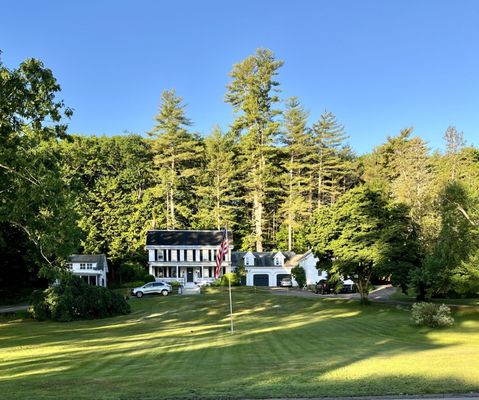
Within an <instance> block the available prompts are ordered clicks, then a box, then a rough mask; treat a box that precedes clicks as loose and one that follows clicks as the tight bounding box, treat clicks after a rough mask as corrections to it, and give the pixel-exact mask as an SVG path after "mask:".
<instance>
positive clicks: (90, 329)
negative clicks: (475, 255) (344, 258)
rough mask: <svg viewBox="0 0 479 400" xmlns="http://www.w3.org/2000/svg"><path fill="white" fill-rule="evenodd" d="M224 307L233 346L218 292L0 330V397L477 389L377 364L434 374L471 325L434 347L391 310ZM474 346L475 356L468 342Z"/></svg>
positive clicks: (286, 302)
mask: <svg viewBox="0 0 479 400" xmlns="http://www.w3.org/2000/svg"><path fill="white" fill-rule="evenodd" d="M234 295H235V303H234V305H235V318H236V323H235V324H236V333H235V334H234V335H231V334H229V333H228V328H229V319H228V316H227V314H226V313H227V309H228V308H227V295H226V293H225V292H222V291H219V290H213V291H211V292H210V293H208V294H207V295H205V296H198V297H182V296H173V297H169V298H151V299H141V300H137V299H132V300H131V304H132V309H133V313H132V314H131V315H129V316H122V317H115V318H109V319H104V320H96V321H81V322H74V323H70V324H61V323H51V322H48V323H37V322H33V321H17V322H16V321H10V322H9V323H6V324H3V326H2V327H1V328H0V335H1V336H0V337H1V338H2V341H1V344H0V349H1V357H0V386H3V387H6V388H7V389H8V390H9V392H10V393H12V397H15V398H17V399H21V398H33V397H36V398H37V399H42V398H48V396H53V395H54V394H56V397H55V398H62V397H61V396H63V398H71V397H75V398H93V397H94V398H99V397H106V398H118V399H119V398H124V399H127V398H136V397H138V396H140V397H142V398H172V397H189V398H197V397H205V398H208V397H210V398H216V397H231V398H238V397H295V396H296V397H308V396H326V395H327V396H351V395H360V394H364V395H373V394H398V393H415V394H419V393H437V392H451V391H456V392H461V391H465V390H477V389H478V387H477V384H472V383H471V381H470V380H468V375H467V374H466V375H465V378H463V377H461V374H455V373H454V371H447V369H446V371H444V370H442V371H440V372H439V373H438V371H437V368H441V367H442V364H441V365H437V366H435V365H430V370H428V369H427V365H426V366H421V368H419V369H417V370H415V368H414V365H410V367H411V368H409V370H408V368H407V367H404V365H401V367H400V368H396V369H394V363H393V364H390V363H389V364H388V362H386V361H384V360H391V359H398V360H403V361H401V362H403V363H406V364H407V363H408V362H409V363H413V362H415V361H416V362H418V360H419V364H420V360H421V359H427V357H430V356H431V354H432V355H434V357H435V358H431V362H432V363H434V362H437V360H439V361H440V362H442V361H441V354H440V352H441V351H443V352H444V357H447V356H448V354H449V352H450V351H452V350H454V348H456V347H457V348H458V349H459V350H460V351H462V347H463V346H464V343H463V342H462V340H463V339H462V337H461V335H462V334H463V333H464V332H465V331H464V329H465V330H466V331H468V330H469V329H471V330H473V329H475V330H476V331H477V326H476V325H474V324H473V325H471V326H464V327H461V328H460V332H459V336H457V337H456V336H453V337H452V339H451V340H449V341H448V342H447V343H444V342H441V341H439V340H438V339H436V338H434V335H431V334H430V333H431V331H429V330H428V329H417V328H415V327H412V326H411V325H410V323H409V314H408V313H407V312H405V311H404V310H398V309H395V308H394V307H388V306H385V305H374V306H370V307H361V306H359V305H357V303H356V302H354V301H334V302H331V301H318V300H316V299H313V300H311V299H302V298H294V297H288V298H285V297H276V296H271V295H270V294H268V293H252V292H251V291H236V292H235V293H234ZM464 318H467V317H464ZM464 321H466V320H464ZM464 321H463V322H464ZM467 321H469V320H467ZM473 322H474V320H473ZM475 322H477V320H475ZM466 325H467V324H466ZM474 340H475V341H476V344H479V338H478V337H477V336H474ZM476 349H477V346H476ZM437 354H439V358H437V357H438V355H437ZM477 355H479V354H478V353H477V352H476V353H473V354H471V357H474V356H476V358H477ZM466 361H467V360H466ZM426 364H427V363H426ZM383 365H384V368H385V369H381V368H382V366H383ZM471 367H473V368H475V367H477V365H474V366H471ZM387 368H393V370H392V371H391V370H387ZM408 371H409V372H408ZM439 375H440V377H439ZM158 387H161V392H159V391H158V389H157V388H158ZM59 389H60V393H59V392H58V391H59ZM13 394H14V396H13ZM42 396H43V397H42Z"/></svg>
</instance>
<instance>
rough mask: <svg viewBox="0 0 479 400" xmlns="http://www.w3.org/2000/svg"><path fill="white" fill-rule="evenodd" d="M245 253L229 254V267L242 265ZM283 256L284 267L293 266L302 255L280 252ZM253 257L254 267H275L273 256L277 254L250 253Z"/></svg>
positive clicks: (272, 252)
mask: <svg viewBox="0 0 479 400" xmlns="http://www.w3.org/2000/svg"><path fill="white" fill-rule="evenodd" d="M247 253H248V252H247V251H233V252H232V253H231V265H232V266H238V265H242V264H243V257H244V256H245V255H246V254H247ZM280 253H282V254H283V256H284V265H286V266H295V265H297V264H298V262H299V260H301V258H302V257H303V255H302V254H296V253H294V252H292V251H281V252H280ZM252 254H253V255H254V266H255V267H277V265H274V256H275V255H276V254H278V252H277V251H270V252H252Z"/></svg>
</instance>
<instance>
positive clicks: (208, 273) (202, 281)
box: [150, 265, 226, 285]
mask: <svg viewBox="0 0 479 400" xmlns="http://www.w3.org/2000/svg"><path fill="white" fill-rule="evenodd" d="M214 271H215V267H213V266H179V265H176V266H171V267H170V266H168V267H164V266H152V265H150V274H151V275H153V276H154V277H155V278H156V280H161V281H164V282H175V281H176V282H179V283H180V284H185V283H187V282H192V283H196V284H198V285H208V284H211V283H213V282H214V281H215V278H214ZM225 273H226V267H222V268H221V272H220V276H221V275H224V274H225Z"/></svg>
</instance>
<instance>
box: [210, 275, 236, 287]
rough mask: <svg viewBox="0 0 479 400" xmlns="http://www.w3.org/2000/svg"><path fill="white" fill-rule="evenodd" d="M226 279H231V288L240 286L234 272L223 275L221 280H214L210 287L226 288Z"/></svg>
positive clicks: (227, 283)
mask: <svg viewBox="0 0 479 400" xmlns="http://www.w3.org/2000/svg"><path fill="white" fill-rule="evenodd" d="M228 278H229V279H231V286H238V285H239V284H240V279H239V277H238V275H237V274H235V273H234V272H230V273H228V274H224V275H223V276H222V277H221V278H219V279H216V280H215V281H214V282H213V284H212V286H228V285H229V282H228Z"/></svg>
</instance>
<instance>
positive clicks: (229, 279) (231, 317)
mask: <svg viewBox="0 0 479 400" xmlns="http://www.w3.org/2000/svg"><path fill="white" fill-rule="evenodd" d="M228 287H229V291H230V321H231V333H234V331H235V330H234V326H233V301H232V299H231V274H230V275H228Z"/></svg>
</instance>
